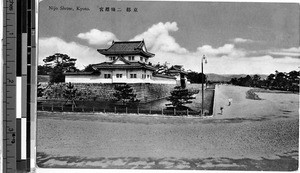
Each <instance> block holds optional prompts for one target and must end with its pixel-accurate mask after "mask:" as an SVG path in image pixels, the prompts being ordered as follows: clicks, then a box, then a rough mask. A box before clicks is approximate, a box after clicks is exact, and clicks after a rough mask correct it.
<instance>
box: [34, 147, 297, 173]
mask: <svg viewBox="0 0 300 173" xmlns="http://www.w3.org/2000/svg"><path fill="white" fill-rule="evenodd" d="M277 156H278V159H267V158H261V159H258V160H255V159H250V158H242V159H232V158H226V157H220V158H212V157H210V158H204V159H188V158H173V157H170V158H139V157H116V158H104V157H99V158H85V157H69V156H64V157H57V156H50V155H47V154H45V153H42V152H38V153H37V165H38V166H39V167H42V168H98V169H170V170H172V169H183V170H250V171H295V170H297V169H298V160H297V159H295V157H293V156H296V157H297V158H298V151H295V150H294V151H291V152H288V153H284V154H283V155H277Z"/></svg>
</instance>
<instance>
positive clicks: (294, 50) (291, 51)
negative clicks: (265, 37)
mask: <svg viewBox="0 0 300 173" xmlns="http://www.w3.org/2000/svg"><path fill="white" fill-rule="evenodd" d="M269 53H270V54H272V55H277V56H290V57H298V58H300V47H291V48H288V49H279V50H271V51H269Z"/></svg>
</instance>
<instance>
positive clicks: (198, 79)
mask: <svg viewBox="0 0 300 173" xmlns="http://www.w3.org/2000/svg"><path fill="white" fill-rule="evenodd" d="M187 79H188V80H189V81H190V82H191V83H202V79H203V83H205V82H206V79H207V77H206V75H205V74H202V73H197V72H189V73H188V74H187Z"/></svg>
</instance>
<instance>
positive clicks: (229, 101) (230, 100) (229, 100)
mask: <svg viewBox="0 0 300 173" xmlns="http://www.w3.org/2000/svg"><path fill="white" fill-rule="evenodd" d="M231 102H232V98H230V99H228V106H230V105H231Z"/></svg>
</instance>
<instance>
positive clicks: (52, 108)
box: [51, 103, 53, 112]
mask: <svg viewBox="0 0 300 173" xmlns="http://www.w3.org/2000/svg"><path fill="white" fill-rule="evenodd" d="M51 110H52V112H53V103H52V107H51Z"/></svg>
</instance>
